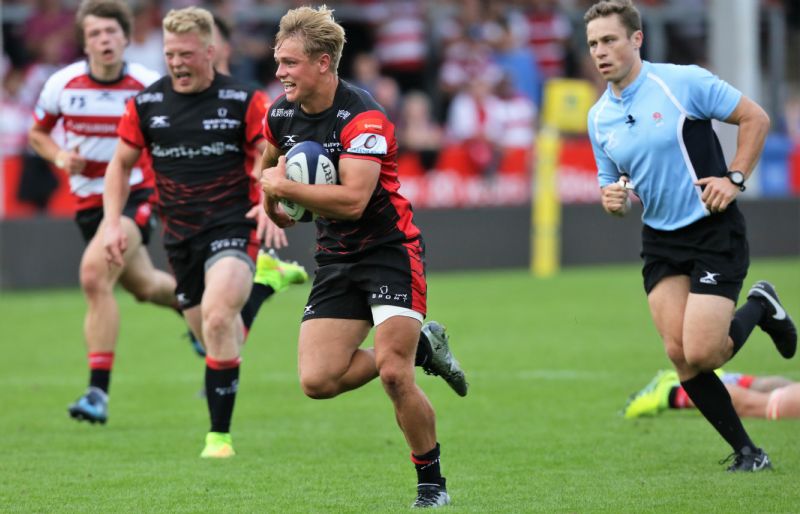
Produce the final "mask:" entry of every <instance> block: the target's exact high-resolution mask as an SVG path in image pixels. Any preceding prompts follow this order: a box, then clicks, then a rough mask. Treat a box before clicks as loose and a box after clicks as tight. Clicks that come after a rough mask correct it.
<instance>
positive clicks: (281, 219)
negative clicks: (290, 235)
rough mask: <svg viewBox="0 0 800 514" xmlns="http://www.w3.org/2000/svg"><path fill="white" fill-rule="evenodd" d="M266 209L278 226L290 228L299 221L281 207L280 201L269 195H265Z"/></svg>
mask: <svg viewBox="0 0 800 514" xmlns="http://www.w3.org/2000/svg"><path fill="white" fill-rule="evenodd" d="M264 210H265V211H267V216H269V219H271V220H272V221H273V222H274V223H275V225H277V226H278V228H289V227H292V226H294V225H295V223H297V222H296V221H295V220H293V219H292V218H290V217H289V215H288V214H286V212H285V211H284V210H283V209H282V208H281V205H280V202H279V201H277V200H275V199H274V198H271V197H269V196H265V197H264Z"/></svg>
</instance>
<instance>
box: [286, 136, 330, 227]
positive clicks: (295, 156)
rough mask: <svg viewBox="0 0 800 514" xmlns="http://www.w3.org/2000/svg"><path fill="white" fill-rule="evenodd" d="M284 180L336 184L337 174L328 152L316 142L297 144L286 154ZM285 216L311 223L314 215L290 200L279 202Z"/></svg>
mask: <svg viewBox="0 0 800 514" xmlns="http://www.w3.org/2000/svg"><path fill="white" fill-rule="evenodd" d="M286 178H288V179H289V180H293V181H294V182H299V183H301V184H312V185H313V184H336V183H337V182H338V180H339V174H338V173H337V171H336V167H334V165H333V161H331V159H330V157H328V151H327V150H325V147H324V146H322V145H321V144H319V143H317V142H316V141H303V142H302V143H297V144H296V145H294V146H293V147H292V148H291V149H290V150H289V151H288V152H287V153H286ZM281 205H282V206H283V210H284V211H286V214H288V215H289V217H290V218H292V219H293V220H295V221H301V222H306V221H311V220H313V219H314V218H315V217H316V215H315V214H314V213H313V212H311V211H309V210H308V209H306V208H305V207H303V206H302V205H300V204H297V203H295V202H292V201H291V200H281Z"/></svg>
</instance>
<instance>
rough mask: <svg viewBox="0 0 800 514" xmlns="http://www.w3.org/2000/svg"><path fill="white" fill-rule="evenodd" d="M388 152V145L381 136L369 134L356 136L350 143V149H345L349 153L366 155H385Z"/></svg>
mask: <svg viewBox="0 0 800 514" xmlns="http://www.w3.org/2000/svg"><path fill="white" fill-rule="evenodd" d="M388 150H389V145H388V144H387V142H386V138H385V137H383V135H381V134H371V133H369V132H367V133H364V134H359V135H358V136H356V137H355V138H354V139H353V140H352V141H351V142H350V147H349V148H348V149H347V151H348V152H350V153H359V154H368V155H386V153H387V152H388Z"/></svg>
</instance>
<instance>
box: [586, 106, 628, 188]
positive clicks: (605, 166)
mask: <svg viewBox="0 0 800 514" xmlns="http://www.w3.org/2000/svg"><path fill="white" fill-rule="evenodd" d="M596 116H597V113H596V112H595V110H594V109H592V110H591V111H589V141H591V143H592V153H593V154H594V162H595V164H596V165H597V182H598V183H599V184H600V187H606V186H607V185H609V184H613V183H614V182H616V181H618V180H619V177H620V172H619V169H618V168H617V165H616V164H615V163H614V161H612V160H611V158H610V157H609V156H608V154H607V153H606V151H605V149H604V148H603V145H602V144H601V143H600V141H599V137H600V134H598V133H596V132H595V130H596V129H595V126H596V123H595V121H596V120H595V119H594V118H595V117H596Z"/></svg>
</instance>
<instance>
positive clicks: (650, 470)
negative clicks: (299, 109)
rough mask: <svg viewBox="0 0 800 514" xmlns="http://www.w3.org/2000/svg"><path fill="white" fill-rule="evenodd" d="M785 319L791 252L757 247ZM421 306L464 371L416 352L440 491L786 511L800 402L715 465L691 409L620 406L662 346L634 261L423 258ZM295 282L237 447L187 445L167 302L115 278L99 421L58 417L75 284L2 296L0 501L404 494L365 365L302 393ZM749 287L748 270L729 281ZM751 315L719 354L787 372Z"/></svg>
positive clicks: (798, 262) (790, 506)
mask: <svg viewBox="0 0 800 514" xmlns="http://www.w3.org/2000/svg"><path fill="white" fill-rule="evenodd" d="M760 278H767V279H769V280H772V281H773V282H774V283H775V284H777V286H778V291H779V293H780V295H781V298H782V300H783V302H784V304H785V306H786V307H787V309H788V311H789V312H790V313H792V314H793V315H794V318H795V320H797V321H800V259H797V258H794V259H776V260H757V261H755V262H754V263H753V265H752V267H751V270H750V275H749V277H748V279H747V281H746V287H748V286H749V285H750V284H751V283H752V282H753V281H754V280H757V279H760ZM429 285H430V289H429V307H430V313H431V318H432V319H437V320H440V321H442V322H444V323H446V324H447V325H448V327H449V331H450V333H451V341H452V345H453V347H454V350H455V352H456V355H457V356H458V358H459V359H460V360H461V362H462V364H463V366H464V368H465V369H466V370H467V372H468V378H469V380H470V385H471V389H470V393H469V395H468V396H467V397H466V398H459V397H457V396H456V395H455V394H454V393H452V391H450V389H449V388H448V387H447V386H446V384H444V382H443V381H441V379H439V378H436V377H429V376H425V375H423V374H422V373H419V376H418V378H419V383H420V384H421V385H422V387H423V388H424V389H425V391H426V392H427V393H428V395H429V397H430V399H431V401H432V402H433V404H434V407H435V409H436V412H437V418H438V436H439V440H440V441H441V443H442V451H443V454H442V455H443V461H442V466H443V471H444V474H445V475H446V476H447V478H448V486H449V489H450V493H451V495H452V498H453V504H452V506H451V507H449V508H448V511H453V512H477V513H485V512H581V513H583V512H613V513H617V512H632V513H638V512H665V513H677V512H726V513H727V512H758V513H764V512H798V511H800V489H798V487H797V477H798V476H800V435H798V434H800V422H798V421H791V420H788V421H779V422H770V421H764V420H746V421H745V426H746V427H747V429H748V430H749V432H750V434H751V436H752V437H753V438H754V440H755V441H756V442H757V443H758V444H760V445H762V446H764V448H765V449H767V451H768V452H769V453H770V456H771V457H772V459H773V461H774V465H775V470H774V472H771V473H760V474H755V475H731V474H728V473H725V472H724V466H721V465H719V464H718V461H719V460H720V459H722V458H724V457H725V456H726V455H727V453H728V448H727V446H726V445H725V444H724V442H723V441H722V440H721V439H720V438H719V437H718V436H717V435H716V433H715V432H713V430H712V429H711V427H710V426H709V425H708V424H707V423H706V422H705V421H703V420H702V418H701V417H700V416H699V415H698V414H697V413H695V412H689V411H681V412H667V413H666V414H664V415H662V416H661V417H659V418H656V419H643V420H636V421H625V420H623V419H622V418H621V417H620V415H619V410H620V408H621V407H622V405H623V404H624V402H625V400H626V398H627V396H628V394H629V393H631V392H633V391H635V390H637V389H639V388H640V387H641V386H643V385H644V384H645V383H646V382H647V381H648V380H649V379H650V378H651V376H652V375H653V374H654V373H655V371H656V370H657V369H659V368H663V367H666V366H667V360H666V357H665V356H664V354H663V351H662V349H661V344H660V342H659V340H658V337H657V335H656V332H655V329H654V328H653V326H652V322H651V321H650V318H649V314H648V311H647V306H646V302H645V298H644V293H643V291H642V289H641V279H640V273H639V267H638V266H632V265H631V266H628V265H626V266H609V267H591V268H572V269H567V270H565V271H563V273H562V274H560V275H559V276H558V277H556V278H552V279H546V280H542V279H534V278H532V277H530V276H529V275H528V274H527V273H526V272H524V271H505V272H491V273H490V272H474V273H457V274H456V273H453V274H441V273H440V274H433V275H432V276H430V277H429ZM307 292H308V289H307V287H306V286H300V287H295V288H294V289H292V290H290V291H288V292H285V293H282V294H280V295H277V296H276V297H274V298H273V299H271V300H270V301H269V302H268V303H267V304H265V305H264V307H263V308H262V310H261V313H260V315H259V318H258V319H257V321H256V324H255V326H254V328H253V331H252V334H251V337H250V340H249V342H248V344H247V346H246V348H245V351H244V361H243V364H242V374H241V388H240V393H239V396H238V399H237V403H236V411H235V414H234V420H233V437H234V443H235V447H236V450H237V452H238V455H237V456H236V457H235V458H233V459H231V460H228V461H210V462H209V461H207V460H201V459H200V458H199V457H198V455H199V453H200V450H201V449H202V442H203V437H204V435H205V432H206V430H207V429H208V418H207V412H206V407H205V402H204V400H201V399H199V398H198V396H197V393H198V391H199V389H200V387H201V382H202V376H203V361H202V360H201V359H199V358H198V357H196V356H195V355H194V354H193V352H192V351H191V349H190V346H189V344H188V342H186V340H185V339H182V337H181V335H182V333H183V325H182V322H181V321H180V320H179V319H178V318H177V317H176V316H175V315H174V314H173V313H171V312H168V311H166V310H162V309H157V308H155V307H153V306H150V305H139V304H136V302H135V301H134V300H132V299H131V298H130V297H129V296H127V295H126V294H124V293H119V295H118V298H119V300H120V304H121V311H122V334H121V338H120V343H119V346H118V349H117V357H116V361H115V369H114V374H113V377H112V384H111V403H110V415H109V423H108V424H107V425H106V426H90V425H88V424H84V423H76V422H75V421H72V420H71V419H69V418H68V416H67V413H66V406H67V404H68V403H70V402H71V401H73V400H74V399H75V398H76V397H77V396H78V395H79V394H80V393H81V392H82V391H83V390H84V388H85V385H86V380H87V372H86V362H85V352H84V348H83V343H82V338H81V327H82V318H83V311H84V304H83V298H82V296H81V294H80V292H79V291H77V290H68V291H37V292H21V293H10V292H3V293H2V294H1V295H0V334H1V335H0V349H1V350H2V352H1V353H0V355H2V358H0V406H1V407H2V412H1V413H0V511H3V512H104V513H107V512H404V511H407V510H408V507H409V505H410V503H411V501H412V499H413V496H414V484H415V475H414V470H413V467H412V465H411V464H410V462H409V455H408V453H409V452H408V450H407V448H406V445H405V443H404V441H403V438H402V436H401V434H400V432H399V430H398V429H397V427H396V425H395V421H394V416H393V414H392V409H391V406H390V403H389V401H388V399H387V398H386V397H385V395H384V393H383V391H382V389H381V387H380V384H379V383H378V382H377V381H376V382H373V383H370V384H368V385H367V386H366V387H363V388H362V389H360V390H357V391H353V392H350V393H348V394H345V395H344V396H342V397H339V398H335V399H333V400H324V401H315V400H311V399H307V398H305V397H304V396H303V395H302V393H301V391H300V388H299V386H298V380H297V373H296V355H295V347H296V337H297V330H298V320H299V316H300V313H301V312H302V307H303V303H304V301H305V297H306V294H307ZM745 292H746V290H745ZM798 362H800V361H798V357H796V358H795V359H794V360H791V361H785V360H783V359H781V358H780V356H779V355H778V354H777V352H776V351H775V349H774V347H773V346H772V343H771V342H770V340H769V338H768V337H767V336H766V335H765V334H763V333H762V332H761V331H760V330H758V329H756V330H755V332H754V333H753V336H752V337H751V339H750V341H749V342H748V344H747V345H746V346H745V347H744V349H743V350H742V351H741V353H740V354H739V355H737V357H736V358H735V359H734V361H733V363H731V364H729V365H728V367H727V368H728V369H730V370H737V371H744V372H749V373H758V374H764V373H770V374H782V375H786V376H788V377H791V378H794V379H798V380H800V368H799V367H798Z"/></svg>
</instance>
